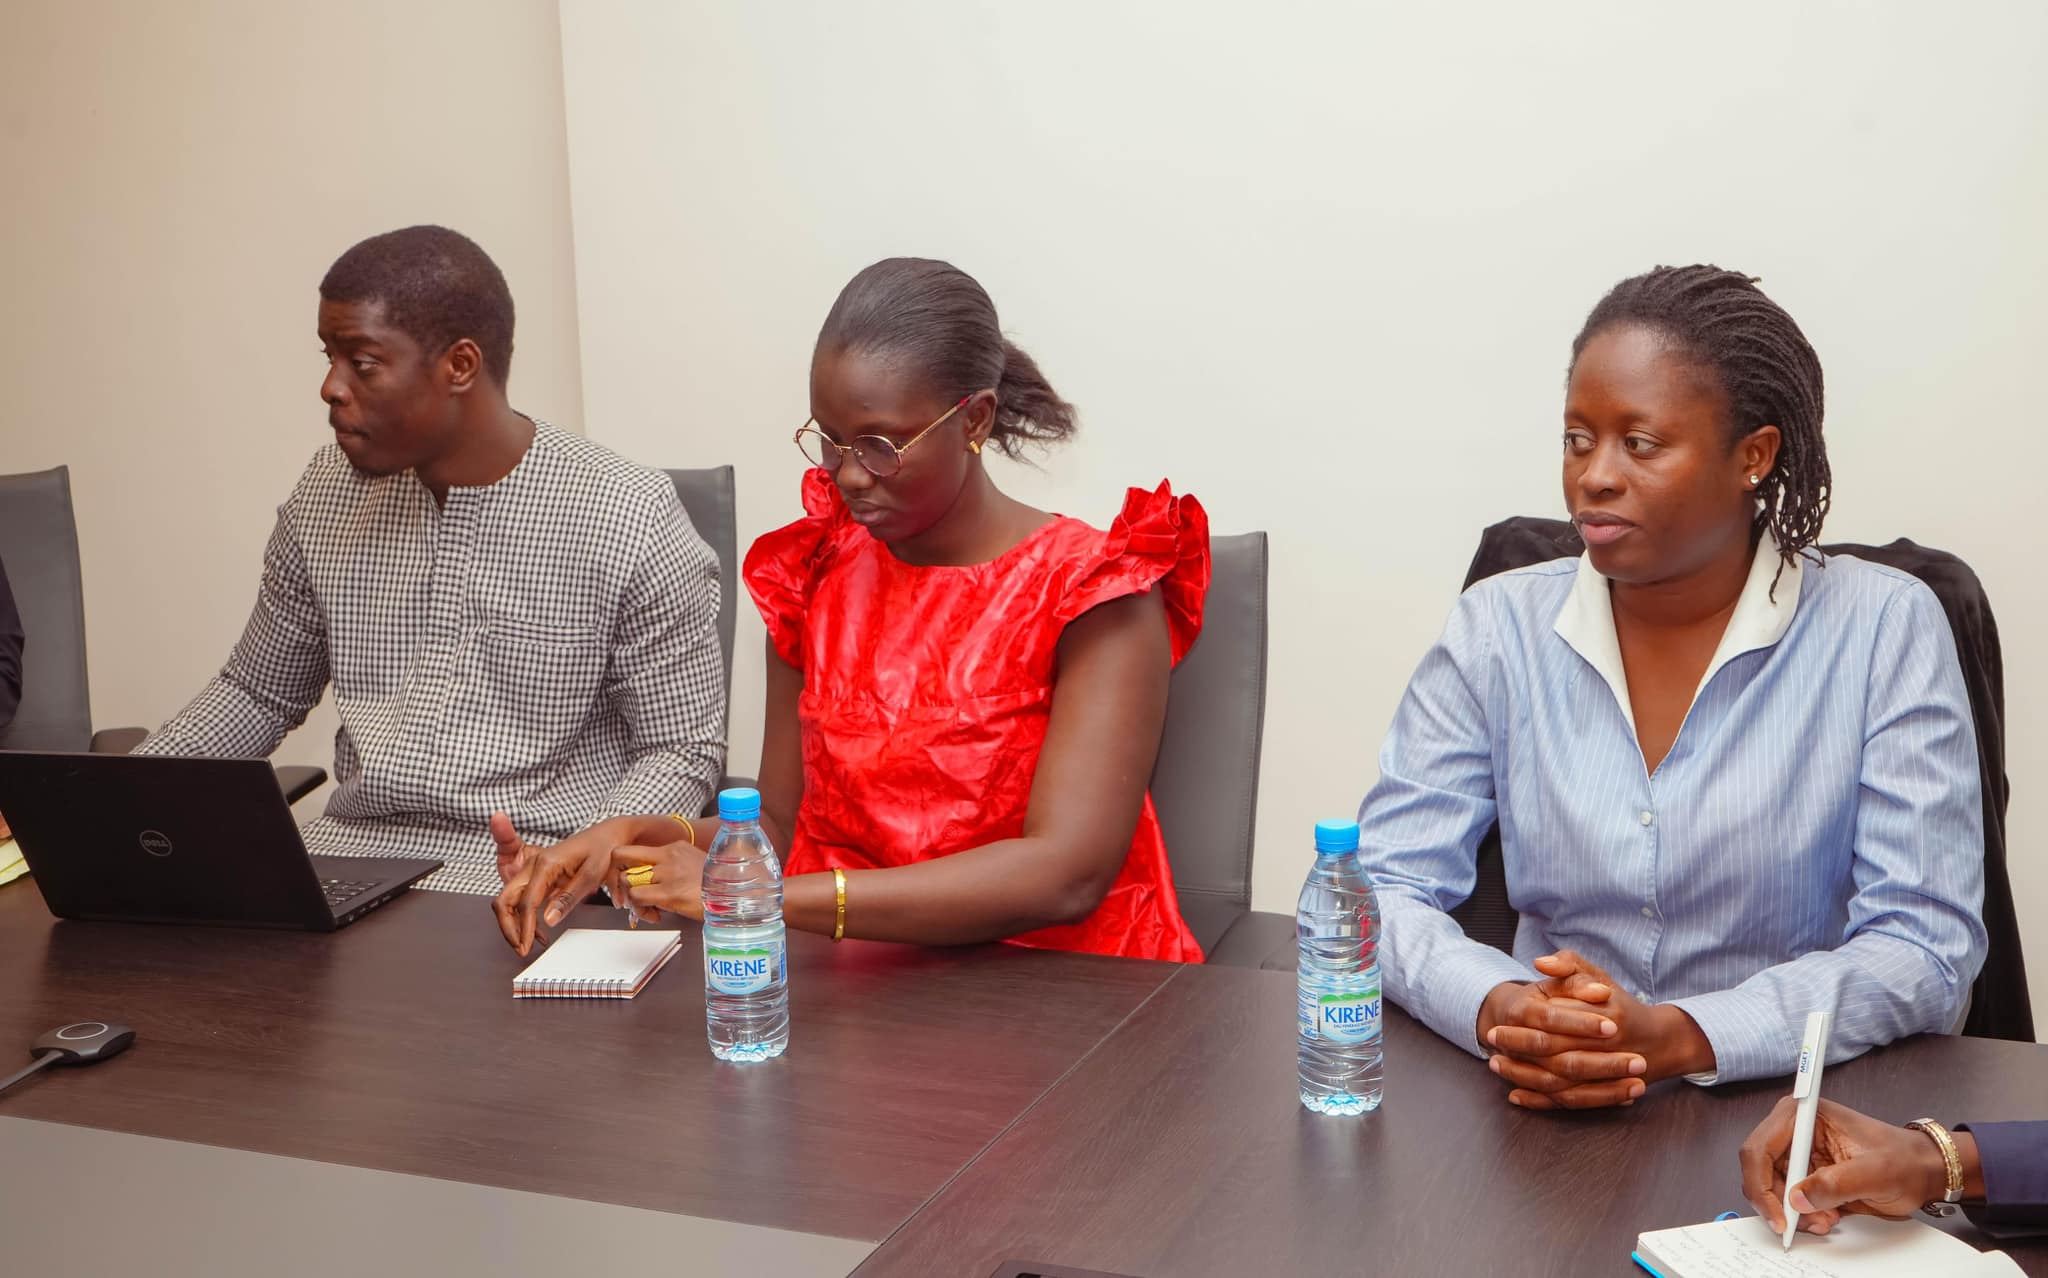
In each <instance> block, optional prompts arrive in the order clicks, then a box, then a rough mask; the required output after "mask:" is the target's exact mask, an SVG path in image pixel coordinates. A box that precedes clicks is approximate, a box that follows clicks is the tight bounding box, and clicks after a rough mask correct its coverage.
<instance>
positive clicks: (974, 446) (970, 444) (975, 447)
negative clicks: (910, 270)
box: [967, 439, 1756, 483]
mask: <svg viewBox="0 0 2048 1278" xmlns="http://www.w3.org/2000/svg"><path fill="white" fill-rule="evenodd" d="M967 451H968V452H970V453H973V454H974V455H975V456H976V457H979V456H981V441H980V440H978V439H970V440H968V441H967ZM1749 482H1751V483H1755V482H1756V481H1755V480H1753V479H1752V480H1750V481H1749Z"/></svg>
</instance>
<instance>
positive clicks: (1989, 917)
mask: <svg viewBox="0 0 2048 1278" xmlns="http://www.w3.org/2000/svg"><path fill="white" fill-rule="evenodd" d="M1820 549H1821V552H1822V553H1823V554H1829V555H1854V556H1855V557H1857V558H1858V559H1865V560H1869V561H1870V562H1872V563H1879V564H1884V565H1886V566H1887V567H1891V568H1896V569H1898V570H1900V571H1901V572H1909V573H1912V574H1913V575H1914V576H1915V577H1918V578H1919V579H1920V580H1922V581H1924V582H1926V583H1927V585H1928V587H1929V588H1930V589H1932V590H1933V591H1934V594H1935V597H1936V598H1937V599H1939V600H1940V601H1941V608H1942V611H1943V612H1945V613H1947V614H1948V624H1949V629H1950V630H1951V631H1952V632H1953V633H1954V635H1955V640H1956V650H1957V653H1958V655H1959V656H1960V658H1961V660H1962V667H1963V683H1964V685H1965V686H1966V687H1967V688H1968V690H1969V694H1970V712H1971V715H1972V717H1973V718H1975V720H1976V727H1977V759H1978V763H1979V766H1980V767H1981V769H1982V781H1983V791H1984V927H1985V930H1986V931H1987V932H1988V933H1989V934H1990V949H1989V952H1988V953H1987V954H1986V956H1985V959H1984V970H1983V971H1982V972H1981V973H1980V974H1979V975H1978V977H1977V983H1976V985H1975V986H1973V987H1972V988H1971V992H1970V1011H1969V1016H1968V1018H1967V1019H1966V1020H1965V1021H1964V1023H1963V1033H1965V1034H1974V1035H1978V1036H1980V1037H1984V1038H2009V1039H2015V1040H2017V1041H2019V1042H2023V1043H2031V1042H2033V1041H2034V1013H2033V1004H2032V1000H2031V998H2030V996H2029V994H2028V991H2027V969H2026V960H2025V958H2024V956H2023V955H2022V954H2021V952H2020V935H2019V920H2018V917H2017V916H2016V915H2015V913H2014V910H2013V899H2012V880H2011V878H2010V877H2009V875H2008V874H2007V871H2006V858H2005V808H2006V799H2007V797H2008V795H2009V793H2010V791H2009V787H2008V783H2007V781H2006V775H2005V667H2004V659H2003V657H2002V655H2001V653H2000V650H1999V644H1998V625H1997V623H1996V622H1995V621H1994V620H1993V619H1992V616H1991V602H1990V600H1988V599H1986V598H1985V596H1984V586H1983V583H1982V582H1980V581H1978V580H1977V574H1976V573H1974V572H1972V571H1971V570H1970V566H1969V565H1968V564H1966V563H1964V562H1963V561H1962V560H1960V559H1958V558H1956V557H1955V556H1954V555H1951V554H1949V553H1947V552H1946V551H1940V550H1931V549H1929V548H1928V547H1926V546H1920V545H1916V544H1914V543H1913V542H1910V541H1907V540H1905V539H1903V538H1901V539H1900V540H1898V541H1894V542H1891V543H1890V544H1888V545H1883V546H1860V545H1851V544H1847V543H1843V544H1838V545H1830V546H1822V547H1821V548H1820ZM1583 551H1584V546H1583V545H1582V543H1581V542H1580V541H1579V537H1578V533H1577V532H1576V531H1574V530H1573V528H1572V526H1571V525H1570V524H1569V523H1567V522H1566V521H1564V520H1561V519H1536V518H1528V517H1524V518H1518V519H1509V520H1505V521H1503V522H1501V523H1498V524H1495V525H1494V526H1493V527H1491V528H1488V529H1487V530H1486V532H1485V533H1484V534H1483V535H1482V536H1481V537H1480V539H1479V550H1478V553H1477V554H1475V555H1474V556H1473V557H1472V566H1471V568H1470V570H1469V571H1467V572H1466V574H1465V584H1466V586H1468V587H1469V586H1471V585H1472V583H1473V582H1476V581H1480V580H1482V579H1484V578H1487V577H1491V576H1493V575H1495V574H1496V573H1502V572H1506V571H1508V570H1509V569H1512V568H1521V567H1526V566H1527V565H1529V564H1535V563H1542V562H1544V561H1546V560H1550V559H1559V558H1565V557H1576V556H1577V555H1579V554H1580V553H1582V552H1583ZM1451 915H1452V917H1454V918H1456V919H1457V920H1458V921H1459V922H1460V923H1461V924H1462V925H1463V926H1464V928H1465V934H1466V935H1467V936H1470V937H1473V938H1474V939H1476V940H1481V941H1485V942H1486V943H1487V944H1489V945H1493V946H1496V947H1498V948H1500V949H1502V950H1512V949H1513V946H1514V937H1515V927H1516V924H1517V923H1518V922H1519V921H1520V916H1519V915H1518V914H1517V913H1516V912H1515V909H1514V906H1513V905H1512V904H1511V903H1510V902H1509V900H1508V893H1507V879H1506V875H1505V871H1504V869H1503V867H1502V865H1501V850H1500V831H1499V829H1498V828H1495V829H1493V830H1490V831H1488V832H1487V835H1486V838H1485V840H1484V841H1483V842H1482V843H1481V844H1480V848H1479V880H1478V883H1477V885H1476V886H1475V888H1474V890H1473V893H1472V895H1471V897H1470V898H1468V899H1467V900H1466V901H1465V902H1464V903H1463V904H1461V905H1460V906H1459V907H1458V908H1457V909H1455V910H1452V911H1451Z"/></svg>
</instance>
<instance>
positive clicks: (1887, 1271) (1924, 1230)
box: [1635, 1216, 2020, 1278]
mask: <svg viewBox="0 0 2048 1278" xmlns="http://www.w3.org/2000/svg"><path fill="white" fill-rule="evenodd" d="M1635 1257H1636V1263H1637V1264H1639V1265H1641V1266H1642V1267H1643V1268H1645V1269H1647V1270H1649V1271H1650V1272H1651V1273H1653V1274H1660V1275H1662V1278H1928V1275H1934V1274H1939V1275H1942V1278H1999V1276H2000V1275H2017V1274H2019V1273H2020V1267H2019V1266H2018V1265H2017V1264H2014V1263H2013V1259H2012V1257H2010V1256H2008V1255H2006V1254H2005V1253H2004V1252H2002V1251H1978V1250H1977V1249H1976V1248H1975V1247H1972V1246H1971V1245H1970V1244H1968V1243H1966V1242H1964V1241H1963V1240H1962V1239H1960V1238H1952V1237H1950V1236H1949V1235H1947V1234H1945V1233H1943V1232H1941V1231H1940V1230H1939V1229H1936V1228H1934V1226H1932V1225H1927V1224H1922V1223H1921V1222H1920V1221H1917V1220H1879V1219H1878V1218H1876V1217H1874V1216H1844V1217H1843V1218H1842V1220H1841V1222H1840V1223H1838V1224H1837V1225H1836V1226H1835V1227H1834V1228H1833V1229H1831V1230H1829V1231H1828V1232H1827V1233H1825V1234H1822V1235H1818V1236H1816V1235H1813V1234H1800V1235H1799V1236H1798V1237H1797V1238H1795V1239H1793V1240H1792V1250H1790V1251H1785V1250H1783V1249H1782V1248H1780V1246H1779V1244H1778V1235H1777V1234H1776V1233H1774V1232H1772V1230H1771V1227H1770V1225H1769V1223H1768V1222H1766V1221H1765V1220H1764V1218H1763V1217H1761V1216H1743V1217H1741V1218H1740V1219H1737V1220H1720V1221H1715V1222H1714V1223H1713V1224H1710V1225H1687V1226H1686V1227H1685V1228H1683V1229H1660V1230H1658V1231H1657V1232H1655V1233H1651V1234H1644V1235H1643V1236H1642V1237H1640V1238H1638V1239H1636V1251H1635Z"/></svg>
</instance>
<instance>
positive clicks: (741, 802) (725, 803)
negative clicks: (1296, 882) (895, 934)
mask: <svg viewBox="0 0 2048 1278" xmlns="http://www.w3.org/2000/svg"><path fill="white" fill-rule="evenodd" d="M718 819H719V820H721V821H758V820H760V819H761V792H760V791H759V790H748V789H744V788H742V789H736V790H721V791H719V794H718ZM1356 841H1357V840H1356V839H1354V840H1353V842H1354V843H1356Z"/></svg>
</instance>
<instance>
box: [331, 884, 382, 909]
mask: <svg viewBox="0 0 2048 1278" xmlns="http://www.w3.org/2000/svg"><path fill="white" fill-rule="evenodd" d="M376 886H377V880H376V879H322V880H320V891H321V893H322V894H323V895H324V896H326V898H327V903H328V904H329V905H340V904H342V903H343V902H345V901H348V900H351V899H353V898H354V897H357V896H360V895H361V894H362V893H364V892H367V891H369V890H370V889H371V888H373V887H376Z"/></svg>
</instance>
